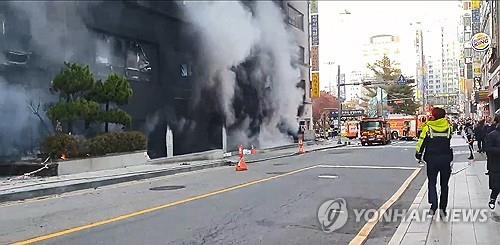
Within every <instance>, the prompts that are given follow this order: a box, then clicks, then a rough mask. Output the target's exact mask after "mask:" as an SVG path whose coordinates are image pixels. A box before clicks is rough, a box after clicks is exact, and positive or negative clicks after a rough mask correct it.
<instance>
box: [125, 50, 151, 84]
mask: <svg viewBox="0 0 500 245" xmlns="http://www.w3.org/2000/svg"><path fill="white" fill-rule="evenodd" d="M126 65H127V68H126V72H125V75H126V77H127V78H128V79H130V80H134V81H146V82H149V81H150V80H151V64H150V62H149V58H148V57H147V56H146V53H145V52H144V49H143V48H142V45H141V44H139V43H138V42H136V41H131V42H129V43H128V49H127V64H126Z"/></svg>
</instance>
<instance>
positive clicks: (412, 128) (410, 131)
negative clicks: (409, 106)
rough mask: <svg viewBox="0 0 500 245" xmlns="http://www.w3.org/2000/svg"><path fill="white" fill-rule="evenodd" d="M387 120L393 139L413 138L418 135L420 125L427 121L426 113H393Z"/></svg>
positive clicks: (420, 129)
mask: <svg viewBox="0 0 500 245" xmlns="http://www.w3.org/2000/svg"><path fill="white" fill-rule="evenodd" d="M387 121H388V122H389V125H390V127H391V136H392V138H393V139H403V140H414V139H417V138H418V136H419V135H420V132H421V131H422V125H423V124H424V123H425V122H427V115H416V116H408V115H393V116H389V118H388V119H387Z"/></svg>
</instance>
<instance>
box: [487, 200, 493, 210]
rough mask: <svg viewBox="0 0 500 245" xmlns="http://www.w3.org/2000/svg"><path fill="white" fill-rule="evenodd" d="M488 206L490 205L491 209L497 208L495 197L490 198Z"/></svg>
mask: <svg viewBox="0 0 500 245" xmlns="http://www.w3.org/2000/svg"><path fill="white" fill-rule="evenodd" d="M488 206H489V207H490V209H495V199H490V202H489V203H488Z"/></svg>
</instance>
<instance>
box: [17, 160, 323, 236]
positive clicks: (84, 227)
mask: <svg viewBox="0 0 500 245" xmlns="http://www.w3.org/2000/svg"><path fill="white" fill-rule="evenodd" d="M315 167H316V166H310V167H306V168H301V169H297V170H294V171H291V172H288V173H284V174H280V175H275V176H272V177H269V178H265V179H260V180H255V181H251V182H248V183H245V184H241V185H235V186H232V187H229V188H225V189H221V190H218V191H214V192H209V193H206V194H202V195H198V196H193V197H189V198H187V199H183V200H179V201H175V202H171V203H168V204H165V205H161V206H157V207H153V208H148V209H143V210H140V211H137V212H134V213H130V214H125V215H121V216H118V217H115V218H111V219H107V220H101V221H98V222H95V223H91V224H87V225H82V226H77V227H73V228H70V229H67V230H62V231H58V232H54V233H51V234H47V235H43V236H39V237H34V238H31V239H28V240H24V241H20V242H16V243H14V244H15V245H21V244H33V243H36V242H41V241H45V240H49V239H53V238H56V237H60V236H64V235H68V234H72V233H75V232H79V231H83V230H88V229H92V228H95V227H98V226H103V225H107V224H111V223H114V222H118V221H122V220H125V219H130V218H133V217H136V216H140V215H143V214H147V213H151V212H155V211H158V210H161V209H166V208H170V207H173V206H177V205H181V204H184V203H188V202H192V201H196V200H200V199H203V198H207V197H211V196H215V195H218V194H222V193H225V192H229V191H233V190H237V189H241V188H245V187H248V186H251V185H255V184H259V183H262V182H266V181H269V180H273V179H277V178H281V177H285V176H288V175H292V174H296V173H299V172H303V171H306V170H309V169H312V168H315Z"/></svg>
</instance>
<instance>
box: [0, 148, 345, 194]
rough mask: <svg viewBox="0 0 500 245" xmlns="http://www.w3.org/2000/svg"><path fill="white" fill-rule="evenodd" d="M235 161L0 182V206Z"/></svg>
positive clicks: (287, 152)
mask: <svg viewBox="0 0 500 245" xmlns="http://www.w3.org/2000/svg"><path fill="white" fill-rule="evenodd" d="M339 146H343V145H337V144H336V142H335V144H315V145H310V146H306V152H313V151H317V150H323V149H329V148H335V147H339ZM296 152H297V149H296V148H295V147H292V148H288V149H282V150H276V151H270V152H266V153H258V154H257V155H248V156H247V157H248V160H247V162H248V163H252V162H260V161H266V160H271V159H276V158H283V157H289V156H293V155H296ZM236 162H238V157H237V156H234V157H228V158H225V159H220V160H212V161H193V162H177V163H169V164H148V165H140V166H132V167H126V168H118V169H112V170H102V171H95V172H86V173H79V174H70V175H62V176H54V177H45V178H43V177H31V178H27V179H16V178H15V177H13V178H11V179H1V180H0V203H1V202H6V201H18V200H24V199H29V198H35V197H41V196H48V195H55V194H62V193H65V192H70V191H76V190H82V189H90V188H97V187H100V186H106V185H113V184H118V183H123V182H129V181H134V180H141V179H148V178H155V177H160V176H166V175H173V174H177V173H184V172H190V171H197V170H201V169H206V168H214V167H221V166H227V165H231V164H234V163H236Z"/></svg>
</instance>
